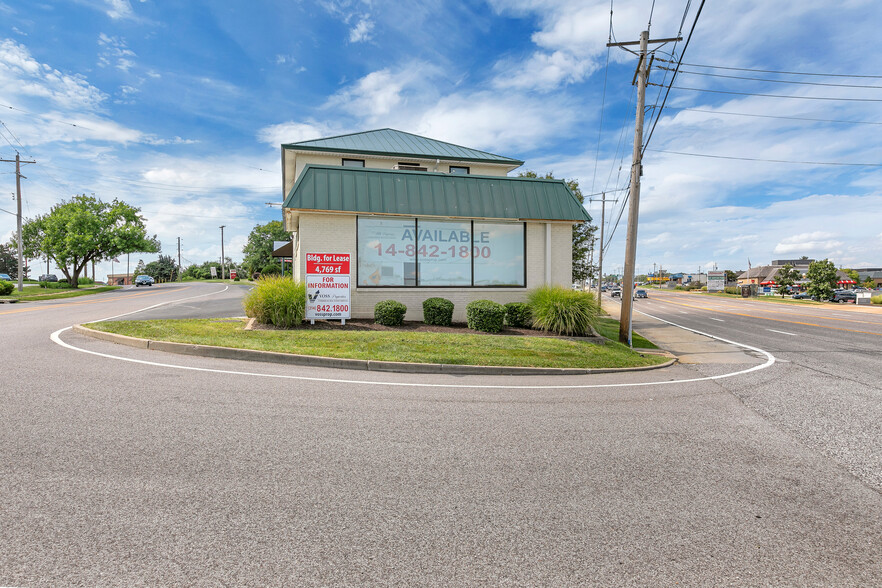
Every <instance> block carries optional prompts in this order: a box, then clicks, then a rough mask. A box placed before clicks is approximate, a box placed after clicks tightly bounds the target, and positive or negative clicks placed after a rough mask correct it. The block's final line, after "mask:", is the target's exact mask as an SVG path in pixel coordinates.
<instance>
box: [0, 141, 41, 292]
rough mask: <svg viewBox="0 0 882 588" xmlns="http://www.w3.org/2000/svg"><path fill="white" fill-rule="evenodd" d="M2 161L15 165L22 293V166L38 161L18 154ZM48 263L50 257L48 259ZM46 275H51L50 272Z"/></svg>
mask: <svg viewBox="0 0 882 588" xmlns="http://www.w3.org/2000/svg"><path fill="white" fill-rule="evenodd" d="M0 161H2V162H4V163H15V204H16V211H17V214H16V217H15V226H16V228H17V229H18V233H17V234H18V266H16V267H18V272H16V273H17V274H18V291H19V292H21V291H22V289H23V288H24V284H23V283H22V281H23V275H24V272H23V270H22V259H21V257H22V246H21V179H22V178H24V179H27V178H26V177H25V176H23V175H21V164H22V163H37V162H36V161H22V160H21V155H19V154H18V152H16V153H15V159H0ZM46 259H47V262H48V259H49V258H48V256H47V257H46ZM46 273H49V272H48V270H47V272H46Z"/></svg>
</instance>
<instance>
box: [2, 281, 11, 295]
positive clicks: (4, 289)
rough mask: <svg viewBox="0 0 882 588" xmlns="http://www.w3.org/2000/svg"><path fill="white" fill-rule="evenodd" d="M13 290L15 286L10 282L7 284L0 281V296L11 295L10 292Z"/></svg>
mask: <svg viewBox="0 0 882 588" xmlns="http://www.w3.org/2000/svg"><path fill="white" fill-rule="evenodd" d="M14 289H15V284H13V283H12V282H7V281H6V280H0V296H8V295H10V294H12V291H13V290H14Z"/></svg>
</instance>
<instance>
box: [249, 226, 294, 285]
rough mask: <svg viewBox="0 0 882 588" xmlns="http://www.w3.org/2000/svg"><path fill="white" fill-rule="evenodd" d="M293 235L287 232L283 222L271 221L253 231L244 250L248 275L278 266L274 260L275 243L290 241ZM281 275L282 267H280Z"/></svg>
mask: <svg viewBox="0 0 882 588" xmlns="http://www.w3.org/2000/svg"><path fill="white" fill-rule="evenodd" d="M290 240H291V234H290V233H289V232H288V231H286V230H285V226H284V225H283V224H282V221H270V222H268V223H266V224H265V225H257V226H255V227H254V228H253V229H251V234H250V235H248V242H247V243H246V244H245V247H244V248H242V253H243V254H244V255H245V258H244V259H243V260H242V267H243V269H244V270H245V271H246V272H247V273H248V275H251V274H253V273H254V272H262V271H264V269H263V268H264V267H266V266H270V265H275V264H277V263H278V262H277V260H275V259H274V258H273V255H272V254H273V241H290ZM279 273H281V266H280V267H279Z"/></svg>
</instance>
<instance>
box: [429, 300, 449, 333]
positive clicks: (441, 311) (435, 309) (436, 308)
mask: <svg viewBox="0 0 882 588" xmlns="http://www.w3.org/2000/svg"><path fill="white" fill-rule="evenodd" d="M423 322H424V323H426V324H427V325H440V326H442V327H449V326H450V323H452V322H453V302H451V301H450V300H447V299H446V298H427V299H425V300H423Z"/></svg>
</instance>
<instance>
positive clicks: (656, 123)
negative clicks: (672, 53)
mask: <svg viewBox="0 0 882 588" xmlns="http://www.w3.org/2000/svg"><path fill="white" fill-rule="evenodd" d="M704 2H705V0H701V4H699V5H698V11H697V12H696V13H695V18H694V19H693V20H692V27H691V28H690V29H689V36H687V37H686V43H684V44H683V50H682V51H680V58H679V59H678V60H677V66H676V67H675V68H674V73H673V75H672V76H671V82H670V83H669V84H668V89H667V90H666V91H665V98H664V100H662V104H661V107H660V108H659V109H658V111H657V112H656V116H655V121H654V122H653V123H652V128H651V129H650V130H649V136H648V137H646V141H644V142H643V149H644V150H645V149H646V146H647V145H649V142H650V141H651V140H652V134H653V133H655V127H656V126H657V125H658V121H659V119H660V118H661V113H662V111H663V110H664V109H665V104H667V102H668V95H669V94H670V93H671V88H672V87H674V80H676V79H677V72H678V71H679V70H680V64H681V63H682V62H683V56H684V55H686V49H687V48H689V41H691V40H692V33H694V32H695V25H697V24H698V17H700V16H701V10H702V9H703V8H704ZM684 18H685V17H684ZM665 77H667V74H665Z"/></svg>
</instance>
